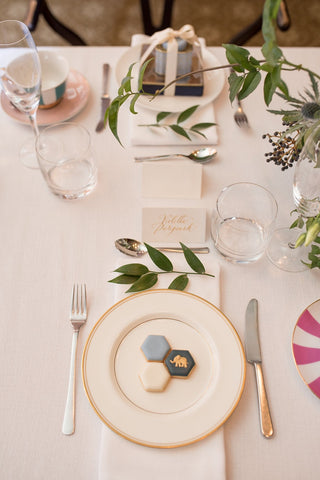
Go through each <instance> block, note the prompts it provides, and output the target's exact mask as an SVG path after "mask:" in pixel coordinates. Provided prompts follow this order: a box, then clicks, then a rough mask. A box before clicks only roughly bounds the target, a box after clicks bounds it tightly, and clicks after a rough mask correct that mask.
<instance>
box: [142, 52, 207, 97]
mask: <svg viewBox="0 0 320 480" xmlns="http://www.w3.org/2000/svg"><path fill="white" fill-rule="evenodd" d="M147 48H148V45H142V47H141V57H142V56H143V54H144V52H145V51H146V50H147ZM177 55H178V63H177V76H180V75H182V74H184V73H189V72H191V71H196V70H199V69H201V62H200V58H199V56H198V52H197V51H196V49H194V47H193V46H192V45H190V44H187V45H186V47H185V49H184V50H182V51H180V50H178V52H177ZM165 58H166V50H165V48H164V46H163V45H157V46H156V47H155V48H154V49H153V50H152V52H151V53H150V54H149V56H148V57H147V59H146V60H149V59H152V61H151V62H149V64H148V65H147V68H146V70H145V73H144V76H143V82H142V90H143V91H144V92H146V93H151V94H154V93H156V92H157V91H158V90H161V88H163V87H164V86H165V75H164V74H165ZM180 58H181V59H180ZM203 89H204V79H203V73H202V72H200V73H195V74H192V75H189V76H188V77H186V78H183V79H181V80H178V81H177V83H176V85H175V92H174V95H177V96H197V97H201V96H202V95H203ZM162 94H163V93H161V95H162Z"/></svg>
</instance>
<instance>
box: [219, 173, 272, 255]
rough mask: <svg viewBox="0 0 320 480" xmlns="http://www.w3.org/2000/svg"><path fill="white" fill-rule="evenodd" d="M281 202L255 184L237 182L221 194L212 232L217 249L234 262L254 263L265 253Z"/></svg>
mask: <svg viewBox="0 0 320 480" xmlns="http://www.w3.org/2000/svg"><path fill="white" fill-rule="evenodd" d="M277 212H278V205H277V202H276V200H275V199H274V197H273V195H272V194H271V193H270V192H269V191H268V190H266V189H265V188H264V187H261V186H260V185H256V184H254V183H245V182H242V183H234V184H233V185H229V186H228V187H225V188H224V189H223V190H222V191H221V193H220V194H219V196H218V199H217V203H216V209H215V211H214V212H213V215H212V222H211V235H212V238H213V241H214V246H215V248H216V250H217V251H218V252H219V253H220V254H221V255H222V256H223V257H224V258H225V259H226V260H229V261H231V262H233V263H250V262H254V261H256V260H258V259H259V258H260V257H261V256H262V255H263V254H264V252H265V249H266V247H267V244H268V242H269V240H270V237H271V235H272V232H273V228H274V223H275V219H276V216H277Z"/></svg>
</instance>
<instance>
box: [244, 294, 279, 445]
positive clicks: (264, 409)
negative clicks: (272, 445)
mask: <svg viewBox="0 0 320 480" xmlns="http://www.w3.org/2000/svg"><path fill="white" fill-rule="evenodd" d="M245 350H246V357H247V361H248V362H249V363H252V364H253V365H254V369H255V374H256V382H257V391H258V401H259V416H260V428H261V432H262V435H264V436H265V437H266V438H270V437H272V435H273V425H272V420H271V415H270V410H269V405H268V399H267V393H266V389H265V385H264V380H263V373H262V359H261V351H260V342H259V326H258V301H257V300H256V299H255V298H252V299H251V300H250V302H249V303H248V306H247V310H246V329H245Z"/></svg>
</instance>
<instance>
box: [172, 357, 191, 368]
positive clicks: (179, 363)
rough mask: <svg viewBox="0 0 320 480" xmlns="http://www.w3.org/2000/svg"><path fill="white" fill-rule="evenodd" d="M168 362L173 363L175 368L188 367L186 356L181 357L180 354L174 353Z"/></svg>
mask: <svg viewBox="0 0 320 480" xmlns="http://www.w3.org/2000/svg"><path fill="white" fill-rule="evenodd" d="M170 363H174V366H175V367H177V368H187V367H188V361H187V359H186V357H181V355H176V356H175V357H174V359H173V360H170Z"/></svg>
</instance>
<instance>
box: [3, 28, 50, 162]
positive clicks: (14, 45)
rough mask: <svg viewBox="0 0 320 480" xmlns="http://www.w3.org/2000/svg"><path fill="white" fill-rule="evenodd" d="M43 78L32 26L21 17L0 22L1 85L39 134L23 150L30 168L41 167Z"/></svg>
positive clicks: (24, 160)
mask: <svg viewBox="0 0 320 480" xmlns="http://www.w3.org/2000/svg"><path fill="white" fill-rule="evenodd" d="M40 79H41V67H40V60H39V56H38V52H37V49H36V46H35V43H34V41H33V38H32V36H31V33H30V31H29V29H28V27H27V26H26V25H25V24H24V23H22V22H19V21H18V20H5V21H2V22H0V86H1V87H2V90H3V92H4V93H5V95H6V96H7V97H8V99H9V100H10V102H11V103H12V104H13V105H14V107H16V108H17V109H18V110H20V111H21V112H23V113H25V114H26V115H28V117H29V120H30V123H31V126H32V129H33V132H34V136H35V138H34V139H33V141H31V142H28V143H27V144H25V145H24V146H23V147H22V149H21V151H20V159H21V161H22V163H23V164H24V165H25V166H27V167H29V168H38V162H37V158H36V151H35V139H36V138H37V136H38V135H39V130H38V126H37V120H36V115H37V109H38V106H39V101H40Z"/></svg>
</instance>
